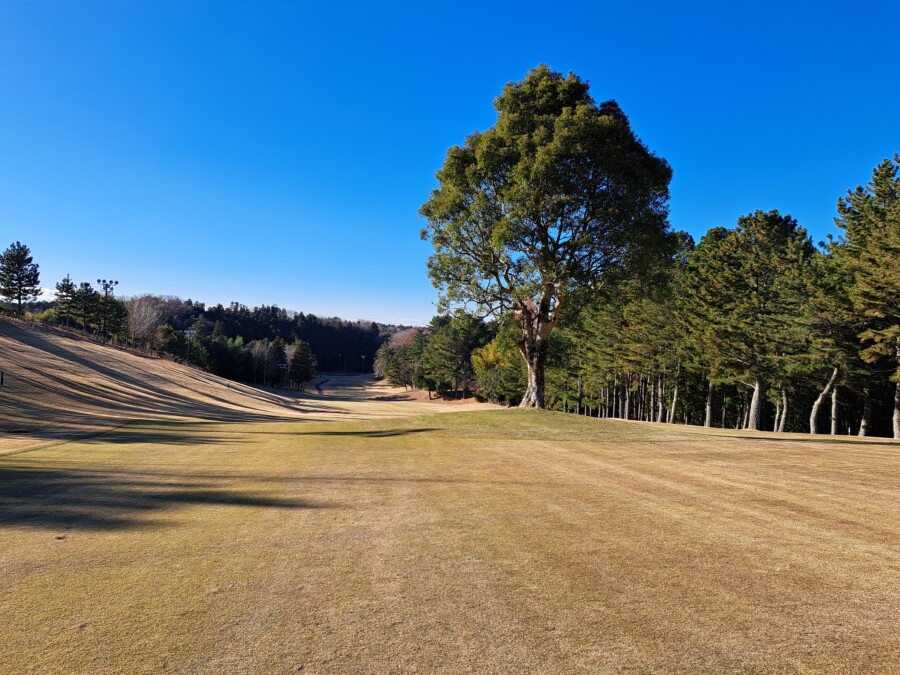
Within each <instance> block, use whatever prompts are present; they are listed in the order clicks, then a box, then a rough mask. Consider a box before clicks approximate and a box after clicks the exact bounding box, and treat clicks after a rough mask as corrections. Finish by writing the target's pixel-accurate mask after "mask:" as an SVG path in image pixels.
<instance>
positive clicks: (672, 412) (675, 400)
mask: <svg viewBox="0 0 900 675" xmlns="http://www.w3.org/2000/svg"><path fill="white" fill-rule="evenodd" d="M680 374H681V364H678V366H677V367H676V368H675V388H674V389H673V390H672V407H671V408H669V419H667V420H666V421H667V422H668V423H669V424H675V405H676V404H677V403H678V376H679V375H680Z"/></svg>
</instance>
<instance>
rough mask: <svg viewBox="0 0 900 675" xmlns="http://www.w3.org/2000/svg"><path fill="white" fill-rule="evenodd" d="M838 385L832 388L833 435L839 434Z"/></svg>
mask: <svg viewBox="0 0 900 675" xmlns="http://www.w3.org/2000/svg"><path fill="white" fill-rule="evenodd" d="M838 389H840V387H839V386H838V385H834V388H833V389H832V390H831V435H832V436H837V432H838V428H837V423H838Z"/></svg>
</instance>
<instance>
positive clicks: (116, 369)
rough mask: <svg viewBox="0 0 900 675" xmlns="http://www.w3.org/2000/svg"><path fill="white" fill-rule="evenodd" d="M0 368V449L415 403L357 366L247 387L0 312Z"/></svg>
mask: <svg viewBox="0 0 900 675" xmlns="http://www.w3.org/2000/svg"><path fill="white" fill-rule="evenodd" d="M0 370H2V371H4V372H5V384H4V386H3V387H2V388H0V439H2V443H0V454H3V453H10V452H17V451H21V450H26V449H32V448H36V447H39V446H41V445H46V444H48V443H52V442H58V441H60V440H64V439H71V438H78V437H83V436H86V435H90V434H93V433H97V432H99V431H103V430H107V429H110V428H114V427H117V426H120V425H122V424H129V423H134V422H136V421H151V420H159V421H181V422H184V421H208V422H209V421H217V422H265V421H269V422H271V421H279V420H288V419H303V420H307V421H308V420H330V419H347V420H349V419H363V418H364V419H368V418H371V417H383V416H392V417H394V416H402V415H410V414H419V413H421V412H422V410H423V408H422V407H421V406H420V405H415V404H413V403H414V402H415V401H414V397H411V396H408V394H407V393H406V392H404V391H403V390H402V389H394V388H392V387H388V386H387V385H383V384H379V385H373V383H372V382H371V381H370V379H369V378H364V377H361V376H358V375H357V376H354V375H349V376H341V375H337V376H328V377H329V382H328V383H327V384H326V385H325V389H324V396H320V395H318V392H316V391H315V389H313V390H311V391H310V392H308V393H305V394H300V393H298V392H288V391H285V390H275V389H264V388H262V387H251V386H248V385H244V384H240V383H237V382H229V381H227V380H223V379H221V378H218V377H215V376H213V375H210V374H208V373H205V372H203V371H200V370H196V369H194V368H188V367H185V366H182V365H180V364H177V363H172V362H171V361H165V360H161V359H156V358H150V357H142V356H139V355H135V354H133V353H129V352H124V351H119V350H116V349H112V348H109V347H105V346H101V345H97V344H95V343H93V342H90V341H88V340H83V339H80V338H79V337H78V336H77V335H60V334H57V333H54V332H50V331H47V330H42V329H40V328H38V327H29V326H26V325H21V324H15V323H11V322H9V321H4V320H2V319H0ZM373 386H374V387H375V389H372V387H373ZM335 387H337V391H334V389H335ZM374 391H377V394H373V392H374ZM378 399H381V400H378ZM407 399H408V400H407ZM397 402H399V403H402V405H396V403H397ZM431 405H432V406H433V410H434V411H441V410H447V409H449V408H446V407H441V404H440V403H437V402H434V403H432V404H431ZM434 406H436V407H434ZM481 407H484V406H481ZM429 410H432V409H429Z"/></svg>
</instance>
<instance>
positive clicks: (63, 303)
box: [56, 274, 78, 328]
mask: <svg viewBox="0 0 900 675" xmlns="http://www.w3.org/2000/svg"><path fill="white" fill-rule="evenodd" d="M77 289H78V287H77V286H75V282H73V281H72V279H71V277H70V276H69V275H68V274H67V275H66V278H65V279H63V280H62V281H60V282H59V283H57V284H56V306H57V308H59V309H61V310H62V314H63V318H65V320H66V328H68V327H69V317H70V316H71V314H72V303H73V302H74V300H75V291H76V290H77Z"/></svg>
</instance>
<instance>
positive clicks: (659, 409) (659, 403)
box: [656, 378, 666, 424]
mask: <svg viewBox="0 0 900 675" xmlns="http://www.w3.org/2000/svg"><path fill="white" fill-rule="evenodd" d="M665 413H666V383H665V380H664V379H663V378H659V391H658V392H657V394H656V423H657V424H662V422H663V419H664V415H665Z"/></svg>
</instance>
